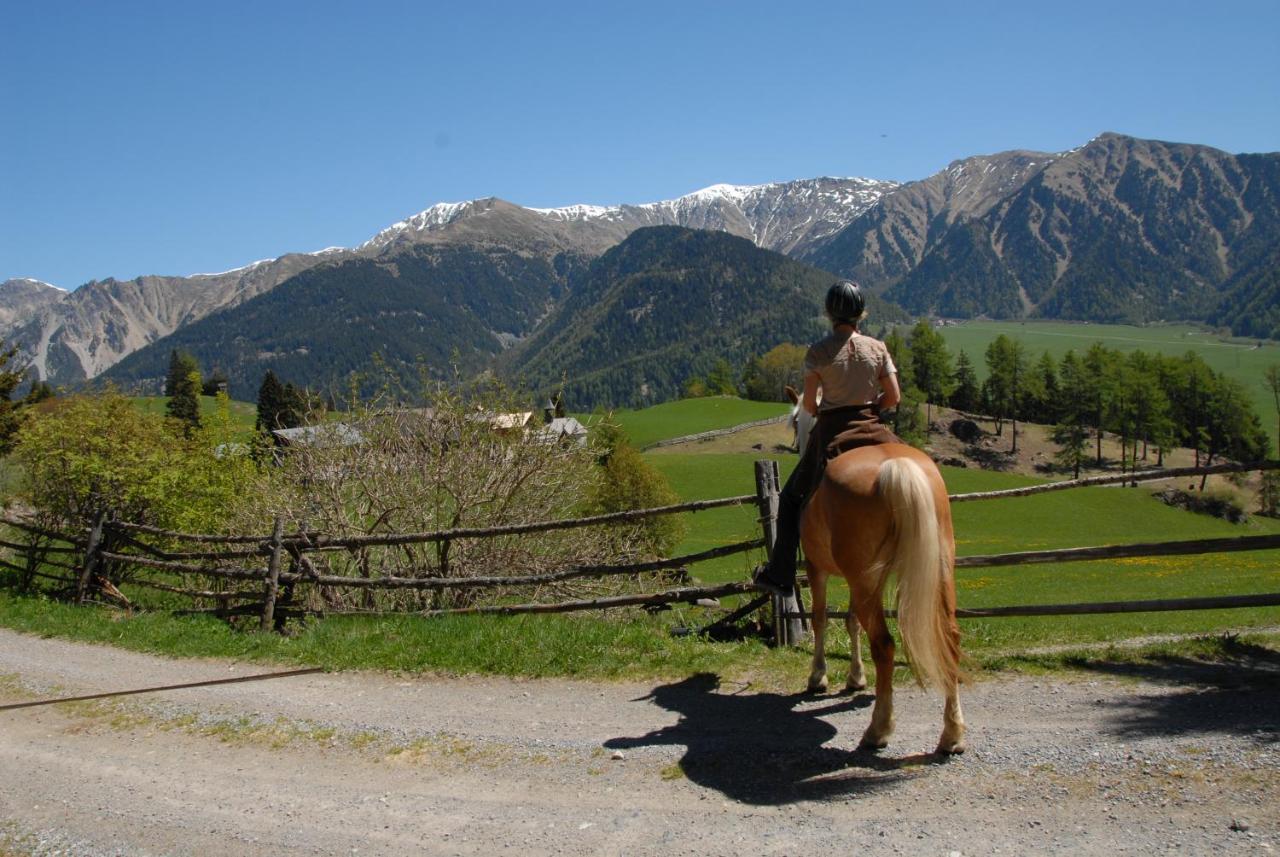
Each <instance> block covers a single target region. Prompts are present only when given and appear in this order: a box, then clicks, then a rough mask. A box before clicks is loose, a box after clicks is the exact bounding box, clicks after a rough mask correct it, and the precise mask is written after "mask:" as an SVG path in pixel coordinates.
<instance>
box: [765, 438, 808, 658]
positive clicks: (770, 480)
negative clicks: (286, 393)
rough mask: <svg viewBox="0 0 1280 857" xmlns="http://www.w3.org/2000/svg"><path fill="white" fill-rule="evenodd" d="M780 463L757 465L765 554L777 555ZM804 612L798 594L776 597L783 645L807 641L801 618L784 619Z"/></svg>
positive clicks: (776, 632) (777, 634) (776, 628)
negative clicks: (775, 553)
mask: <svg viewBox="0 0 1280 857" xmlns="http://www.w3.org/2000/svg"><path fill="white" fill-rule="evenodd" d="M780 488H781V482H780V481H779V479H778V462H776V461H772V460H767V459H766V460H762V461H757V462H756V504H757V506H759V508H760V525H761V527H762V528H763V529H764V551H765V555H766V556H768V557H772V556H773V543H774V541H775V540H776V539H777V537H778V492H779V490H780ZM801 612H803V608H802V606H801V605H800V603H799V602H798V601H797V600H796V597H795V594H794V593H791V594H788V595H775V596H773V638H774V640H775V641H776V642H777V644H778V645H779V646H795V645H799V644H800V642H801V641H802V640H803V639H804V626H803V625H802V624H801V623H800V620H799V619H786V618H783V617H785V616H786V615H787V614H797V613H801Z"/></svg>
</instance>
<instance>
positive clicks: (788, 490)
mask: <svg viewBox="0 0 1280 857" xmlns="http://www.w3.org/2000/svg"><path fill="white" fill-rule="evenodd" d="M808 458H809V457H808V456H805V458H803V459H801V461H800V464H798V465H797V466H796V469H795V470H793V471H792V472H791V477H790V478H789V479H788V480H787V484H786V485H784V486H783V487H782V491H780V492H779V493H778V519H777V524H776V531H775V533H774V537H773V552H772V553H771V554H770V556H769V562H768V563H767V564H766V565H763V566H761V567H760V568H759V569H757V570H756V573H755V575H754V576H753V578H752V581H753V582H754V583H755V584H756V585H757V586H758V587H760V588H761V589H766V590H769V591H771V592H772V591H775V590H776V591H777V592H780V593H790V592H791V591H792V589H794V588H795V585H796V559H797V556H796V554H797V551H799V549H800V513H801V512H802V511H804V503H805V500H806V499H808V494H809V488H810V486H811V484H812V481H813V477H812V474H811V472H810V471H811V469H812V468H811V467H808V466H806V465H807V464H808V463H809V462H808Z"/></svg>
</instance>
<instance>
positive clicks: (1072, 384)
mask: <svg viewBox="0 0 1280 857" xmlns="http://www.w3.org/2000/svg"><path fill="white" fill-rule="evenodd" d="M1058 378H1059V380H1060V382H1061V385H1062V411H1061V416H1060V418H1059V422H1058V424H1057V425H1056V426H1055V427H1054V429H1053V441H1054V443H1056V444H1058V453H1057V455H1056V456H1055V459H1056V461H1057V462H1058V464H1059V465H1061V466H1062V467H1065V468H1069V469H1070V470H1071V478H1072V479H1079V478H1080V465H1081V464H1082V463H1084V457H1085V450H1086V448H1087V447H1086V444H1087V441H1088V422H1089V377H1088V372H1087V371H1086V370H1085V368H1084V365H1083V364H1082V363H1081V362H1080V360H1079V359H1078V358H1077V357H1076V353H1075V352H1074V351H1068V352H1067V353H1066V355H1064V356H1063V358H1062V369H1061V371H1060V372H1059V373H1058Z"/></svg>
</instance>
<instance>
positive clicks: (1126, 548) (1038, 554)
mask: <svg viewBox="0 0 1280 857" xmlns="http://www.w3.org/2000/svg"><path fill="white" fill-rule="evenodd" d="M1277 547H1280V535H1267V536H1232V537H1230V538H1222V539H1191V540H1189V541H1180V542H1135V543H1134V544H1128V545H1101V546H1097V547H1084V548H1062V549H1060V550H1047V551H1022V552H1020V553H1000V554H987V555H985V556H964V557H956V568H989V567H994V566H1002V565H1029V564H1031V563H1043V562H1088V561H1089V560H1097V559H1120V558H1127V557H1139V556H1187V555H1190V554H1204V553H1234V552H1237V551H1255V550H1270V549H1272V548H1277Z"/></svg>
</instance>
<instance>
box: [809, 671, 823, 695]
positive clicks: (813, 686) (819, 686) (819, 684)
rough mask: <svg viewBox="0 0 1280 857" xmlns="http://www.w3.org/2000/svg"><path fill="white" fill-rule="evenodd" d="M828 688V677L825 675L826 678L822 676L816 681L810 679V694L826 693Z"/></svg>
mask: <svg viewBox="0 0 1280 857" xmlns="http://www.w3.org/2000/svg"><path fill="white" fill-rule="evenodd" d="M827 687H828V685H827V677H826V676H825V675H824V676H822V677H821V678H816V679H815V678H811V679H809V692H810V693H826V692H827Z"/></svg>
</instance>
